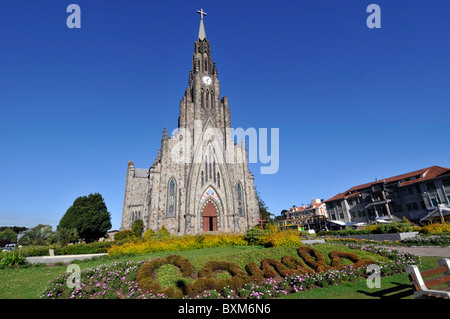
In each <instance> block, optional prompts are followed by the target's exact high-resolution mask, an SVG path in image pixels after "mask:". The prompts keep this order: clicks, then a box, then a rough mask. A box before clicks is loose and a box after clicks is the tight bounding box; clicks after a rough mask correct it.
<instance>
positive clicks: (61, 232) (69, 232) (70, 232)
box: [56, 227, 80, 246]
mask: <svg viewBox="0 0 450 319" xmlns="http://www.w3.org/2000/svg"><path fill="white" fill-rule="evenodd" d="M79 238H80V237H79V236H78V233H77V230H76V229H75V228H64V227H61V228H58V229H57V231H56V240H57V241H58V243H60V244H61V245H62V246H66V245H67V244H68V243H71V242H75V241H77V240H78V239H79Z"/></svg>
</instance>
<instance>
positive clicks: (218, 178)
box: [217, 172, 220, 188]
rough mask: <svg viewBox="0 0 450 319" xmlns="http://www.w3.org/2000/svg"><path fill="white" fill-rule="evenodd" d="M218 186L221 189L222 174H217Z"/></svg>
mask: <svg viewBox="0 0 450 319" xmlns="http://www.w3.org/2000/svg"><path fill="white" fill-rule="evenodd" d="M217 186H218V187H219V188H220V173H219V172H217Z"/></svg>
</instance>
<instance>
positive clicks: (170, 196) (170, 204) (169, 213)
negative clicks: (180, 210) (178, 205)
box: [167, 178, 176, 216]
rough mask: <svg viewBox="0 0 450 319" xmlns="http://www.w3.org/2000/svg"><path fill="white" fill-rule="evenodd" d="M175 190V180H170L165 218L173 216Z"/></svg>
mask: <svg viewBox="0 0 450 319" xmlns="http://www.w3.org/2000/svg"><path fill="white" fill-rule="evenodd" d="M175 188H176V186H175V180H174V179H173V178H171V179H170V182H169V194H168V202H167V203H168V207H167V216H175V194H176V190H175Z"/></svg>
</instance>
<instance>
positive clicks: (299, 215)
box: [279, 199, 327, 230]
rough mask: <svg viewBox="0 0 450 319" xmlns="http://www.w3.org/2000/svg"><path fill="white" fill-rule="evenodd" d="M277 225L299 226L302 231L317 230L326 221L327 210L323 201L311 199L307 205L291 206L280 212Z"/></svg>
mask: <svg viewBox="0 0 450 319" xmlns="http://www.w3.org/2000/svg"><path fill="white" fill-rule="evenodd" d="M282 215H283V217H284V219H283V220H281V221H280V222H279V225H300V226H301V227H303V228H304V229H314V230H319V229H320V228H321V226H323V225H325V223H326V221H327V209H326V205H325V203H324V202H323V200H320V199H313V200H312V201H311V204H309V205H301V206H299V207H297V206H293V207H292V208H290V209H289V210H288V211H284V212H282Z"/></svg>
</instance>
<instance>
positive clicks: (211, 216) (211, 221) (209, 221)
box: [202, 202, 217, 231]
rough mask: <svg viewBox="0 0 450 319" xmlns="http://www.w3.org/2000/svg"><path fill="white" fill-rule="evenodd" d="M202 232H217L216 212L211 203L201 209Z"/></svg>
mask: <svg viewBox="0 0 450 319" xmlns="http://www.w3.org/2000/svg"><path fill="white" fill-rule="evenodd" d="M202 217H203V231H217V210H216V207H214V205H213V204H212V203H211V202H208V203H206V205H205V207H204V208H203V213H202Z"/></svg>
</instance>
